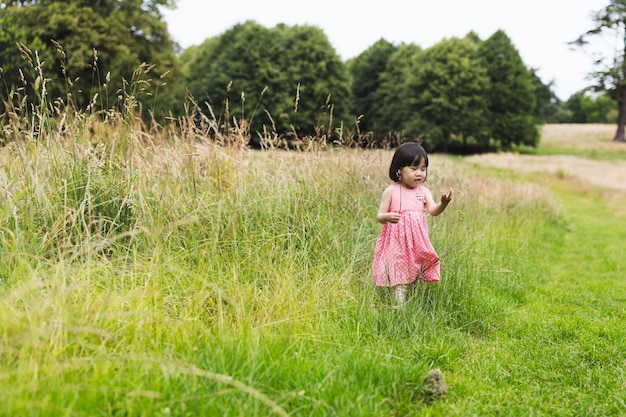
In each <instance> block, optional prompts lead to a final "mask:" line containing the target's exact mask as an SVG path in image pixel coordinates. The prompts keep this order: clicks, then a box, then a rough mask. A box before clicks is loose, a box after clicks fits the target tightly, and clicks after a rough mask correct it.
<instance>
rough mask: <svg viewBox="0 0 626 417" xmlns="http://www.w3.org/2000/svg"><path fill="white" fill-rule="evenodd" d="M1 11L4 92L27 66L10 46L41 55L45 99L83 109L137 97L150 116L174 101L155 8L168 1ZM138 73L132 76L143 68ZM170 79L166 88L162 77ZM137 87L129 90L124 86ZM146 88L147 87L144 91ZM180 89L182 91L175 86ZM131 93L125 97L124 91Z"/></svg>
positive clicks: (170, 64) (104, 1)
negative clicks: (120, 98)
mask: <svg viewBox="0 0 626 417" xmlns="http://www.w3.org/2000/svg"><path fill="white" fill-rule="evenodd" d="M4 3H5V4H4V7H2V8H1V9H0V25H2V31H3V33H4V36H3V39H2V41H3V42H4V45H3V46H6V47H7V49H5V50H4V52H3V55H4V56H3V57H6V58H7V59H6V61H3V70H4V71H3V75H4V78H5V82H6V84H7V86H8V88H14V87H15V86H16V85H20V70H23V69H24V68H25V67H27V66H28V63H26V62H24V60H23V59H22V58H21V57H20V51H19V50H18V48H17V47H16V46H15V45H16V44H17V43H19V44H23V45H24V46H26V47H27V48H28V49H29V50H31V51H32V52H33V53H35V52H36V53H38V54H41V55H43V56H46V58H47V59H46V61H45V64H44V66H43V68H42V70H43V71H45V74H44V75H45V76H46V77H47V78H49V82H48V90H47V92H48V94H49V96H50V98H51V99H56V98H57V97H59V98H62V99H63V100H65V101H66V104H69V105H74V106H76V107H77V108H78V109H84V108H86V107H87V105H88V104H89V103H90V102H91V101H92V99H93V98H94V97H95V95H96V93H97V94H98V96H99V103H98V104H99V105H100V106H101V107H102V108H109V107H111V106H114V105H119V104H120V103H119V102H118V97H119V96H120V92H124V91H125V92H126V93H129V94H130V93H132V94H136V97H135V98H138V99H139V103H140V104H141V105H142V106H143V107H146V108H148V109H153V110H154V109H156V110H157V111H159V112H160V111H163V112H166V111H168V110H169V109H170V108H171V106H172V105H173V103H174V101H175V100H176V99H177V98H179V97H180V96H177V89H176V87H177V86H175V85H173V84H172V83H173V82H174V81H175V80H176V72H177V69H176V56H175V54H174V44H173V41H172V40H171V39H170V36H169V33H168V31H167V25H166V23H165V22H164V21H163V18H162V15H161V12H160V9H159V7H174V1H172V0H99V1H87V0H63V1H61V0H47V1H45V0H33V1H8V2H4ZM144 63H145V65H144V66H143V69H142V70H141V71H138V69H139V68H140V67H141V66H142V64H144ZM167 72H173V74H172V76H171V77H170V79H171V80H172V81H170V84H168V83H167V81H168V80H167V78H162V75H163V74H165V73H167ZM132 81H135V82H136V84H135V85H131V86H129V83H131V82H132ZM149 83H151V86H149V87H148V86H147V84H149ZM178 87H180V86H178ZM129 89H130V90H129Z"/></svg>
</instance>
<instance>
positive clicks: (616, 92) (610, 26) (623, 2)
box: [571, 0, 626, 143]
mask: <svg viewBox="0 0 626 417" xmlns="http://www.w3.org/2000/svg"><path fill="white" fill-rule="evenodd" d="M593 24H594V27H593V28H592V29H590V30H588V31H587V32H585V33H584V34H582V35H581V36H579V37H578V39H576V40H574V41H572V42H571V44H572V45H575V46H579V47H586V46H588V45H589V43H590V39H591V38H592V37H597V36H602V35H604V34H606V33H607V32H608V33H615V34H616V35H617V36H615V39H622V40H623V43H622V44H621V46H619V47H616V50H615V53H614V56H604V55H601V56H596V57H594V65H595V68H596V69H595V70H594V71H593V72H592V73H590V74H589V75H590V78H592V79H593V80H595V84H594V85H592V86H591V88H592V89H593V90H594V91H595V92H599V93H606V94H607V95H608V96H609V97H610V98H612V99H613V100H615V101H616V102H617V131H616V132H615V137H614V138H613V140H614V141H616V142H625V143H626V136H625V134H624V133H625V127H626V0H610V1H609V4H608V5H607V6H606V7H605V8H603V9H601V10H599V11H597V12H595V13H594V16H593Z"/></svg>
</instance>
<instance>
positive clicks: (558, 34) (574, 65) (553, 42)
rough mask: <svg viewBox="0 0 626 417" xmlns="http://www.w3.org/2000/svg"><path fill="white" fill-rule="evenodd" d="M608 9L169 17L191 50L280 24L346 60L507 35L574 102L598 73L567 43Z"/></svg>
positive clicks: (262, 8) (232, 4)
mask: <svg viewBox="0 0 626 417" xmlns="http://www.w3.org/2000/svg"><path fill="white" fill-rule="evenodd" d="M608 4H609V0H524V1H519V0H517V1H512V0H448V1H437V0H414V1H410V0H382V1H376V2H374V1H370V0H315V1H310V0H309V1H297V0H226V1H210V0H177V9H175V10H164V11H163V13H164V16H165V20H166V22H167V24H168V29H169V32H170V34H171V35H172V37H173V38H174V41H176V42H178V43H179V44H180V45H181V46H182V47H183V48H187V47H189V46H191V45H198V44H200V43H202V42H203V41H204V40H205V39H207V38H212V37H215V36H218V35H221V34H222V33H224V32H225V31H227V30H228V29H231V28H232V27H233V26H234V25H236V24H237V23H243V22H245V21H247V20H254V21H256V22H257V23H259V24H261V25H263V26H264V27H266V28H272V27H274V26H276V25H277V24H279V23H284V24H286V25H289V26H294V25H310V26H317V27H319V28H320V29H322V30H323V31H324V33H325V34H326V36H327V38H328V40H329V42H330V43H331V45H332V46H333V47H334V48H335V51H336V52H337V54H338V55H339V56H340V57H341V58H342V59H343V60H347V59H349V58H352V57H355V56H357V55H359V54H360V53H361V52H363V51H365V50H366V49H368V48H369V47H370V46H371V45H372V44H374V43H375V42H376V41H378V40H379V39H381V38H384V39H386V40H387V41H389V42H391V43H393V44H395V45H399V44H400V43H402V42H404V43H414V44H416V45H419V46H421V47H422V48H428V47H430V46H432V45H434V44H436V43H438V42H439V41H441V40H442V39H445V38H451V37H464V36H465V35H466V34H467V33H468V32H469V31H471V30H473V31H474V32H476V33H477V34H478V35H479V36H480V37H481V39H487V38H488V37H489V36H491V35H492V34H493V33H494V32H495V31H496V30H498V29H502V30H504V32H505V33H506V34H507V35H508V36H509V38H510V39H511V41H512V42H513V45H514V46H515V48H516V49H517V50H518V51H519V53H520V56H521V57H522V60H523V61H524V64H525V65H526V66H527V67H530V68H535V69H537V74H538V75H539V77H541V79H542V81H543V82H544V83H548V82H550V81H554V87H553V89H554V91H555V92H556V94H557V95H558V96H559V98H561V99H562V100H567V99H568V98H569V97H570V95H572V94H573V93H575V92H577V91H579V90H581V89H583V88H584V87H587V86H588V85H589V84H590V82H589V81H588V80H586V79H585V77H586V75H587V74H588V73H589V72H591V71H592V69H593V67H592V58H591V56H590V55H589V53H588V52H591V51H593V49H589V50H588V52H585V51H586V50H581V49H575V50H572V49H571V48H570V46H569V45H567V42H570V41H573V40H575V39H576V38H578V36H579V35H581V34H583V33H584V32H586V31H587V30H589V29H591V28H592V27H593V22H592V20H591V15H592V13H593V12H595V11H598V10H601V9H603V8H605V7H606V6H607V5H608ZM603 43H604V44H606V45H608V44H611V45H608V46H610V51H611V52H610V53H609V56H612V51H613V46H614V40H612V39H611V40H609V41H606V40H605V41H603ZM622 45H623V44H622ZM622 47H623V46H622ZM595 50H596V51H597V50H598V49H597V48H596V49H595Z"/></svg>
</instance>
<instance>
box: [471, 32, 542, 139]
mask: <svg viewBox="0 0 626 417" xmlns="http://www.w3.org/2000/svg"><path fill="white" fill-rule="evenodd" d="M478 53H479V55H480V57H481V59H482V66H483V67H484V68H486V70H487V77H488V78H489V84H488V89H487V94H488V98H489V114H490V117H491V120H490V125H491V137H492V138H493V139H495V140H496V141H497V142H499V143H500V145H501V146H503V147H504V148H506V149H508V148H510V147H511V145H514V144H522V145H530V146H536V145H537V143H538V141H539V131H538V130H537V127H536V120H535V118H534V117H533V116H534V114H535V108H536V102H535V99H536V96H535V89H534V85H533V80H532V73H531V72H530V71H529V70H528V69H527V68H526V66H525V65H524V63H523V62H522V59H521V57H520V55H519V52H518V51H517V49H515V47H514V46H513V44H512V43H511V40H510V39H509V37H508V36H507V35H506V33H504V31H502V30H498V31H496V32H495V33H494V34H493V35H491V36H490V37H489V38H488V39H486V40H485V41H483V42H482V43H480V44H479V46H478Z"/></svg>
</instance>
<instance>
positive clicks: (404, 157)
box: [389, 142, 428, 182]
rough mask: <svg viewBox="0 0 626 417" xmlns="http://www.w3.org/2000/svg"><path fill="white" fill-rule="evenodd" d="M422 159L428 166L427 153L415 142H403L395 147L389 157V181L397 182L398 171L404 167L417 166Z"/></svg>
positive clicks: (398, 179)
mask: <svg viewBox="0 0 626 417" xmlns="http://www.w3.org/2000/svg"><path fill="white" fill-rule="evenodd" d="M422 161H424V164H426V168H428V154H427V153H426V151H425V150H424V148H422V146H421V145H420V144H418V143H415V142H404V143H403V144H401V145H400V146H398V148H397V149H396V151H395V153H394V154H393V158H391V166H389V178H391V181H393V182H398V181H400V178H398V171H399V170H401V169H402V168H404V167H410V166H417V165H419V164H420V163H421V162H422Z"/></svg>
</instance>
